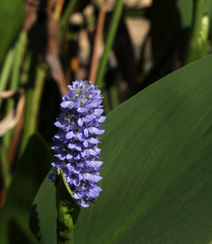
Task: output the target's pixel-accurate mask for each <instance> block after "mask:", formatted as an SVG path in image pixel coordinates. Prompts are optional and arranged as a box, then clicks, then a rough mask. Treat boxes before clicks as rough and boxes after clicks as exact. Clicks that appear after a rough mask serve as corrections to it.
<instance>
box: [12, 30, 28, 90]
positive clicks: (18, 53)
mask: <svg viewBox="0 0 212 244" xmlns="http://www.w3.org/2000/svg"><path fill="white" fill-rule="evenodd" d="M26 44H27V34H26V32H25V31H22V32H21V33H20V37H19V40H18V42H17V44H16V48H15V60H14V66H13V73H12V79H11V85H10V89H11V90H14V91H16V90H17V88H18V86H19V81H20V69H21V65H22V62H23V57H24V53H25V50H26Z"/></svg>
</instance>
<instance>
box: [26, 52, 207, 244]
mask: <svg viewBox="0 0 212 244" xmlns="http://www.w3.org/2000/svg"><path fill="white" fill-rule="evenodd" d="M211 66H212V56H211V55H210V56H207V57H206V58H204V59H201V60H200V61H197V62H195V63H193V64H191V65H188V66H186V67H184V68H182V69H180V70H178V71H176V72H174V73H172V74H170V75H168V76H167V77H165V78H163V79H161V80H160V81H158V82H156V83H155V84H153V85H151V86H150V87H148V88H147V89H145V90H143V91H142V92H141V93H139V94H138V95H136V96H134V97H133V98H131V99H130V100H128V101H127V102H125V103H124V104H122V105H121V106H119V107H118V108H117V109H115V110H114V111H112V112H111V113H110V114H109V115H108V116H107V119H106V122H105V130H106V132H105V134H104V135H103V136H102V144H101V148H102V151H101V157H102V158H103V161H104V164H103V167H104V169H102V170H101V175H102V176H103V180H102V181H101V182H100V184H99V185H100V186H101V187H102V189H103V191H102V193H101V194H100V196H99V198H98V199H97V203H96V204H93V205H92V206H91V207H89V208H88V209H82V210H81V214H80V216H79V219H78V222H77V224H76V227H75V234H74V242H75V243H77V244H84V243H86V244H100V243H101V244H129V243H132V244H142V243H143V244H147V243H158V244H168V243H170V244H179V243H181V244H188V243H189V244H190V243H192V244H200V243H201V244H209V243H210V241H211V240H212V232H211V228H212V208H211V206H212V194H211V189H212V177H211V175H212V163H211V158H212V150H211V145H212V69H211ZM54 191H55V189H54V184H53V183H50V182H47V181H44V183H43V185H42V186H41V188H40V190H39V192H38V194H37V197H36V199H35V202H34V208H33V209H34V211H33V212H32V217H33V216H34V217H35V216H36V218H37V221H34V224H33V225H31V227H32V230H33V232H34V233H35V234H36V235H37V236H39V239H40V241H41V243H43V244H54V243H56V239H57V238H56V209H55V192H54ZM35 214H36V215H35Z"/></svg>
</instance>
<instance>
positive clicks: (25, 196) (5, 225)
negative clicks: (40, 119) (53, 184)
mask: <svg viewBox="0 0 212 244" xmlns="http://www.w3.org/2000/svg"><path fill="white" fill-rule="evenodd" d="M50 162H51V156H50V152H49V150H48V148H47V147H46V145H45V143H44V141H43V139H42V138H41V137H40V136H38V135H37V134H34V135H33V136H31V138H30V140H29V142H28V145H27V147H26V151H25V152H24V155H23V157H22V159H21V160H20V163H19V165H18V166H17V170H16V171H15V174H14V177H13V180H12V183H11V186H10V188H9V191H8V194H7V199H6V202H5V205H4V207H3V209H1V212H0V243H1V244H13V243H21V244H25V243H26V244H37V243H38V241H37V240H36V238H34V236H33V235H32V233H31V231H30V229H29V216H30V210H31V206H32V202H33V199H34V197H35V194H36V192H37V190H38V188H39V186H40V184H41V182H42V181H43V179H44V177H45V175H46V173H47V171H48V169H49V164H50Z"/></svg>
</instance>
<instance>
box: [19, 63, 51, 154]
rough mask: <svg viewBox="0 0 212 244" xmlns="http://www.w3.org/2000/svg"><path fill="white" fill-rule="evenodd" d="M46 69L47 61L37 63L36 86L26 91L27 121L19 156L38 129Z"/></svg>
mask: <svg viewBox="0 0 212 244" xmlns="http://www.w3.org/2000/svg"><path fill="white" fill-rule="evenodd" d="M46 70H47V66H46V64H45V63H42V64H39V65H37V69H36V80H35V86H34V87H28V88H27V91H26V109H25V122H24V130H23V134H22V140H21V146H20V151H19V155H18V158H20V157H21V155H22V154H23V152H24V150H25V148H26V145H27V142H28V139H29V137H30V136H31V135H32V134H33V133H34V132H35V131H36V126H37V118H38V113H39V108H40V102H41V96H42V92H43V87H44V82H45V77H46Z"/></svg>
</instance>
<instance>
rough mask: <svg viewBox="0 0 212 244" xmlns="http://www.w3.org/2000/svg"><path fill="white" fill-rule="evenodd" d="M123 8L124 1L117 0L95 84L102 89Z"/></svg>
mask: <svg viewBox="0 0 212 244" xmlns="http://www.w3.org/2000/svg"><path fill="white" fill-rule="evenodd" d="M122 6H123V1H122V0H117V2H116V6H115V9H114V12H113V17H112V21H111V24H110V28H109V32H108V37H107V40H106V44H105V49H104V53H103V56H102V58H101V61H100V64H99V68H98V72H97V77H96V82H95V83H96V85H97V86H98V87H99V88H100V89H101V88H102V83H103V78H104V74H105V69H106V66H107V60H108V54H109V51H110V49H111V47H112V45H113V41H114V38H115V34H116V30H117V27H118V23H119V19H120V17H121V12H122Z"/></svg>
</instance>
